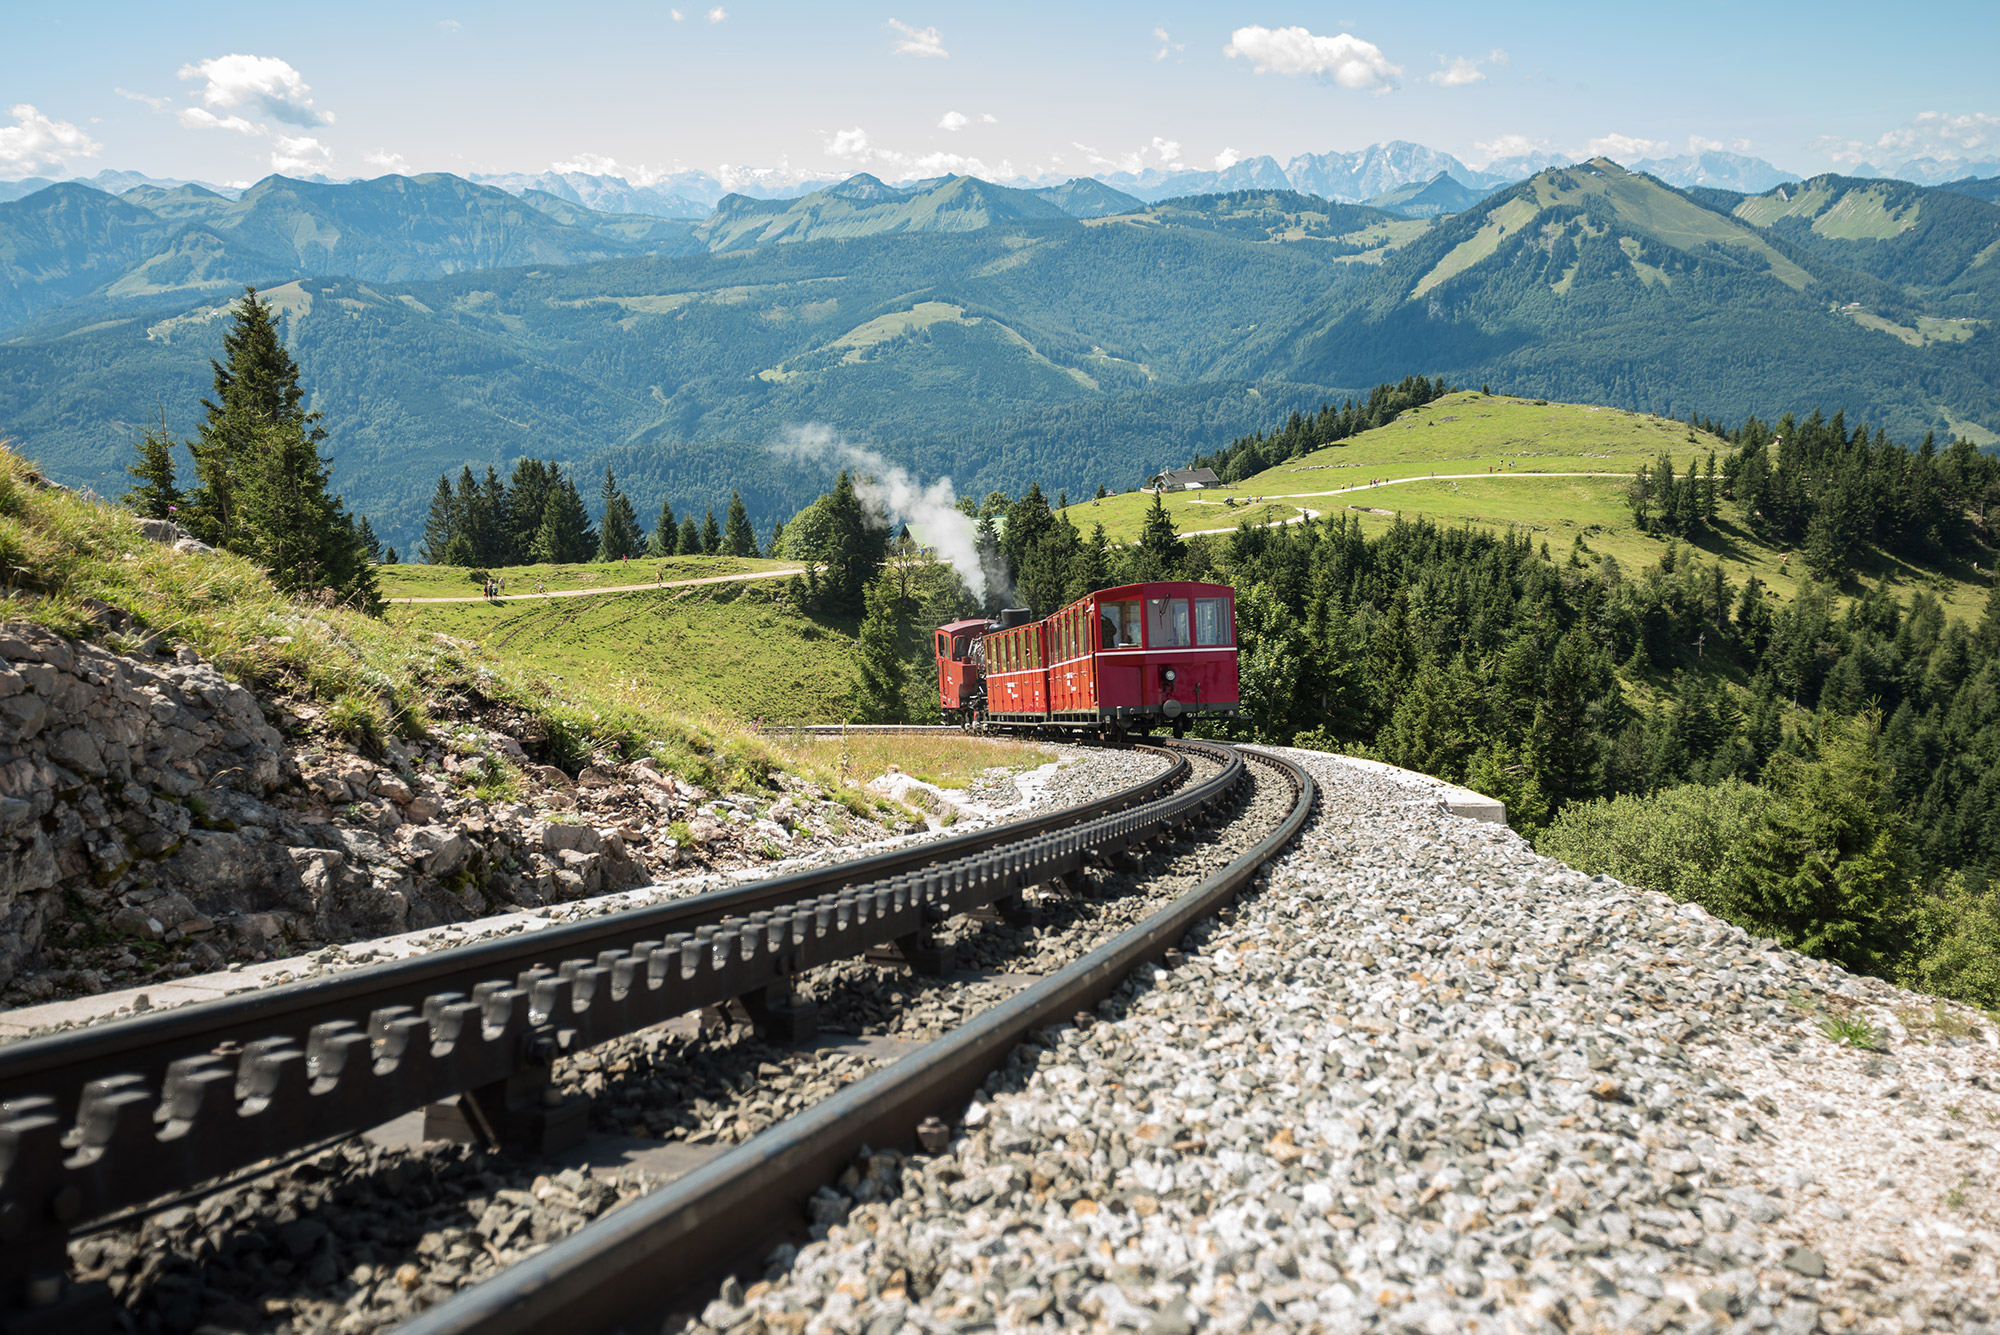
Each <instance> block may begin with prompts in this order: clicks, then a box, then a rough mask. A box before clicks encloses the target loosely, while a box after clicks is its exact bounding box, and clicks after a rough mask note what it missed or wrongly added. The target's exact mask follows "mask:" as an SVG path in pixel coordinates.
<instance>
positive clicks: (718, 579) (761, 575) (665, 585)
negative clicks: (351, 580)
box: [389, 566, 806, 606]
mask: <svg viewBox="0 0 2000 1335" xmlns="http://www.w3.org/2000/svg"><path fill="white" fill-rule="evenodd" d="M805 573H806V568H805V567H804V566H788V567H786V568H785V569H783V570H752V571H749V572H747V573H745V574H740V575H707V576H704V577H703V578H701V579H670V580H666V581H664V582H662V581H660V580H648V581H646V582H645V583H644V584H604V585H600V586H599V587H597V588H594V589H550V590H549V591H548V592H546V593H503V594H500V595H499V596H498V597H495V598H488V597H486V596H485V595H483V594H477V593H475V594H471V595H469V596H466V597H459V598H391V599H389V602H390V603H392V604H394V605H396V606H402V605H404V604H407V603H513V602H528V601H531V600H535V599H544V598H587V597H589V596H590V595H591V594H593V593H632V592H635V591H637V590H640V589H691V588H694V587H696V586H697V585H702V584H739V583H742V582H744V581H746V580H753V579H786V578H788V577H790V576H792V575H803V574H805Z"/></svg>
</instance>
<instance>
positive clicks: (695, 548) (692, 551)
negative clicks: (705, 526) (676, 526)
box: [676, 515, 701, 556]
mask: <svg viewBox="0 0 2000 1335" xmlns="http://www.w3.org/2000/svg"><path fill="white" fill-rule="evenodd" d="M676 546H677V547H678V548H679V551H680V554H681V555H682V556H699V555H700V554H701V525H699V524H697V523H695V522H694V516H693V515H689V516H688V517H687V518H686V519H683V520H681V540H680V542H679V543H678V544H676Z"/></svg>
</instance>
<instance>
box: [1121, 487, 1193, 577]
mask: <svg viewBox="0 0 2000 1335" xmlns="http://www.w3.org/2000/svg"><path fill="white" fill-rule="evenodd" d="M1186 558H1187V544H1186V543H1184V542H1182V541H1181V536H1180V533H1179V531H1178V530H1176V529H1175V528H1174V521H1173V517H1172V516H1171V515H1169V514H1168V513H1167V507H1166V504H1165V503H1164V502H1163V501H1162V500H1161V499H1160V493H1158V492H1157V491H1156V492H1154V493H1153V506H1152V508H1151V509H1150V510H1148V511H1146V518H1145V521H1144V523H1143V524H1142V525H1141V526H1140V529H1139V550H1138V552H1137V554H1136V560H1135V568H1134V571H1133V574H1134V577H1135V578H1136V579H1137V580H1138V581H1140V582H1142V583H1143V582H1145V581H1147V580H1159V579H1178V578H1180V572H1181V562H1182V561H1184V560H1185V559H1186Z"/></svg>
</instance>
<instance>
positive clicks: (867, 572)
mask: <svg viewBox="0 0 2000 1335" xmlns="http://www.w3.org/2000/svg"><path fill="white" fill-rule="evenodd" d="M814 504H815V505H819V506H822V507H824V510H825V514H826V529H825V536H824V538H823V539H822V542H823V547H822V556H821V559H822V560H823V561H824V562H825V563H826V577H825V579H824V581H823V582H822V586H821V587H822V588H823V589H824V590H825V595H826V600H827V605H828V606H829V607H831V608H832V609H833V610H835V611H837V612H855V611H859V610H861V607H862V603H863V600H864V597H865V595H866V592H867V588H868V585H869V582H870V581H872V580H873V579H874V578H875V572H876V571H878V570H880V569H881V568H882V562H883V560H884V558H885V557H886V555H887V552H886V550H885V547H886V545H885V544H884V543H883V541H882V536H883V535H882V531H881V530H880V529H878V528H875V527H873V526H872V525H871V524H870V523H869V522H868V513H867V511H865V510H863V509H862V507H861V498H860V497H859V496H858V495H857V494H856V493H855V490H854V479H853V478H852V477H850V476H848V474H847V470H845V469H842V470H841V472H840V475H839V476H838V477H837V478H835V479H834V483H833V490H832V491H831V492H829V493H827V495H825V496H823V497H821V498H820V500H818V501H816V502H814Z"/></svg>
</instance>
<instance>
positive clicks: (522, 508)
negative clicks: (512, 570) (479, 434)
mask: <svg viewBox="0 0 2000 1335" xmlns="http://www.w3.org/2000/svg"><path fill="white" fill-rule="evenodd" d="M561 478H562V470H561V469H559V468H557V467H556V466H555V465H554V464H552V463H545V462H543V461H542V460H540V459H518V460H516V461H515V463H514V472H513V474H512V475H511V476H510V477H509V478H508V481H507V525H508V541H507V547H508V551H509V552H510V553H511V555H512V556H513V559H514V560H515V561H516V562H519V561H529V560H532V559H534V558H533V557H531V556H530V555H529V552H531V551H532V550H533V549H534V546H535V538H536V536H537V535H538V534H540V533H541V531H542V510H543V509H544V508H545V507H546V506H547V505H548V503H549V492H550V491H551V490H552V489H553V488H554V487H555V484H556V483H557V482H558V481H560V480H561Z"/></svg>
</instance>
